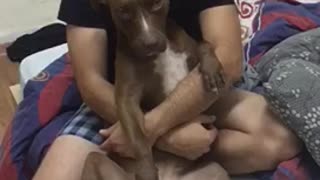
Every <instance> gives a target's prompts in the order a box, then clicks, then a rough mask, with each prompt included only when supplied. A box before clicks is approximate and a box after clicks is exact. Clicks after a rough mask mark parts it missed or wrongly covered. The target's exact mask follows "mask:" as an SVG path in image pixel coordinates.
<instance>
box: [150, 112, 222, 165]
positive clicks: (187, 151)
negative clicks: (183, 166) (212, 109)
mask: <svg viewBox="0 0 320 180" xmlns="http://www.w3.org/2000/svg"><path fill="white" fill-rule="evenodd" d="M213 121H214V119H213V118H211V117H208V116H200V117H198V118H197V120H195V121H193V122H190V123H188V124H185V125H183V126H181V127H178V128H176V129H173V130H171V131H170V132H169V133H167V134H165V135H164V136H162V137H160V139H159V140H158V142H157V144H156V146H157V147H158V148H159V149H161V150H163V151H166V152H169V153H172V154H175V155H177V156H180V157H184V158H186V159H189V160H195V159H197V158H199V157H201V156H202V155H204V154H206V153H208V152H209V151H210V147H211V145H212V143H213V142H214V140H215V138H216V136H217V129H216V128H215V127H213Z"/></svg>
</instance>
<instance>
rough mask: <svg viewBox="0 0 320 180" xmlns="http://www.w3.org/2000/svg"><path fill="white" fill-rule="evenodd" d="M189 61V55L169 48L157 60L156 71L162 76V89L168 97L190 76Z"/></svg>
mask: <svg viewBox="0 0 320 180" xmlns="http://www.w3.org/2000/svg"><path fill="white" fill-rule="evenodd" d="M187 59H188V55H187V53H185V52H182V53H180V52H175V51H174V50H173V49H171V48H168V49H166V51H165V52H163V53H161V54H160V55H159V56H158V58H157V59H156V60H155V68H154V71H155V73H157V74H159V75H160V76H161V79H162V82H161V83H162V87H163V90H164V93H165V94H166V95H168V94H170V93H171V91H173V90H174V89H175V87H176V86H177V85H178V83H179V82H180V81H181V80H183V79H184V78H185V77H186V76H187V75H188V72H189V68H188V62H187Z"/></svg>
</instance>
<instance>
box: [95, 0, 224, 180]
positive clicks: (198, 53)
mask: <svg viewBox="0 0 320 180" xmlns="http://www.w3.org/2000/svg"><path fill="white" fill-rule="evenodd" d="M95 1H97V0H95ZM100 1H104V2H99V3H105V4H107V7H108V8H109V10H110V12H111V15H112V18H113V21H114V23H115V26H116V29H117V33H118V36H117V40H118V44H117V55H116V83H115V94H116V104H117V115H118V117H119V120H120V122H121V125H122V128H123V129H124V132H125V133H126V134H127V136H128V138H129V140H130V142H131V145H132V148H133V150H134V153H135V157H136V161H135V165H134V167H136V168H134V170H133V173H134V174H135V178H136V179H138V180H156V179H158V171H157V168H156V166H155V162H154V159H153V155H152V147H151V146H150V145H149V143H148V141H147V138H146V136H145V130H144V112H146V111H149V110H151V109H153V108H154V107H156V106H157V105H159V104H160V103H161V102H162V101H163V100H164V99H165V98H166V96H168V95H169V93H171V91H173V90H174V89H175V87H176V86H177V84H178V83H179V82H180V81H181V80H182V79H184V78H185V77H186V76H187V74H188V73H189V72H190V71H191V70H192V69H193V68H195V67H196V66H197V65H198V64H199V63H200V70H201V72H202V73H203V76H204V80H205V84H206V85H207V86H206V87H207V88H208V90H213V91H217V90H218V88H220V87H223V85H224V83H223V81H222V78H221V77H220V76H219V75H220V72H217V71H218V70H220V66H219V65H220V64H219V63H218V61H217V59H216V57H215V56H214V54H212V51H211V50H210V46H209V45H207V44H205V43H202V44H198V43H197V42H195V41H194V40H193V39H192V38H191V37H189V36H188V35H187V34H186V32H185V31H184V30H183V29H181V28H180V27H179V26H177V25H176V24H175V23H174V22H171V21H170V20H168V19H167V14H168V10H169V0H100ZM106 1H107V2H106ZM96 3H97V2H96ZM212 62H214V63H215V64H213V66H211V67H210V66H206V65H207V64H210V63H211V64H212ZM89 158H92V159H95V156H92V157H90V156H89ZM177 159H178V158H177ZM89 162H91V161H89ZM127 163H128V162H126V163H124V166H126V164H127ZM208 167H210V166H208ZM114 168H115V169H117V170H119V171H120V169H121V168H119V167H114ZM126 170H127V169H126ZM120 174H121V173H120ZM119 178H120V177H119ZM123 178H125V177H123ZM126 178H128V177H126ZM120 179H121V178H120Z"/></svg>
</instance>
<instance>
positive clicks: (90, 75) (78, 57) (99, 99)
mask: <svg viewBox="0 0 320 180" xmlns="http://www.w3.org/2000/svg"><path fill="white" fill-rule="evenodd" d="M107 38H108V37H107V33H106V32H105V30H104V29H98V28H86V27H79V26H72V25H68V27H67V41H68V46H69V53H70V56H71V64H72V68H73V71H74V75H75V79H76V83H77V86H78V88H79V91H80V94H81V96H82V98H83V100H84V102H85V103H86V104H87V105H88V106H89V107H90V108H91V109H92V110H93V111H95V112H96V113H97V114H98V115H100V116H101V117H102V118H103V119H104V120H105V121H107V122H109V123H114V122H116V110H115V108H116V106H115V100H114V88H113V86H112V85H111V84H110V83H109V82H108V81H107V80H106V74H107V73H106V69H107V64H106V63H107V62H106V57H107V52H106V49H107V48H106V46H107Z"/></svg>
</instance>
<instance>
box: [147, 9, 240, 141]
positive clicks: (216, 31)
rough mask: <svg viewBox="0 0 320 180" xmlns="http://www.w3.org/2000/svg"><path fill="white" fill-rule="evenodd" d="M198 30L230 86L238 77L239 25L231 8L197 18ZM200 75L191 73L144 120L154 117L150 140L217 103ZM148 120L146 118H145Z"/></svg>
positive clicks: (203, 13)
mask: <svg viewBox="0 0 320 180" xmlns="http://www.w3.org/2000/svg"><path fill="white" fill-rule="evenodd" d="M200 23H201V29H202V33H203V38H204V40H205V41H207V42H209V43H210V44H211V45H212V49H213V50H214V53H215V54H216V56H217V58H218V59H219V61H220V62H221V64H222V67H223V71H224V76H225V80H226V83H227V84H228V86H230V85H231V84H232V83H233V82H234V81H237V80H238V79H239V78H240V75H241V69H242V67H241V65H242V62H241V58H242V46H241V35H240V24H239V20H238V16H237V12H236V8H235V7H234V6H233V5H226V6H220V7H213V8H209V9H206V10H204V11H203V12H202V13H201V15H200ZM201 78H202V77H201V74H200V72H199V71H198V69H197V68H196V69H194V70H193V71H192V72H191V73H190V74H189V75H188V76H187V77H186V78H185V79H184V80H183V81H182V82H181V83H180V84H179V85H178V87H177V88H176V89H175V90H174V92H173V93H171V95H170V96H169V97H168V98H167V99H166V100H165V101H164V102H163V103H162V104H160V105H159V106H158V107H156V108H155V109H153V110H152V111H151V112H150V113H149V114H147V116H148V115H149V116H152V117H157V118H156V120H155V121H154V122H153V123H152V124H151V126H153V127H155V128H150V129H152V132H150V134H152V136H154V137H159V136H162V135H163V134H165V133H166V132H168V131H169V130H170V129H172V128H173V127H176V126H177V125H180V124H182V123H184V122H186V121H190V120H192V119H194V118H196V117H197V116H199V114H200V113H202V112H203V111H204V110H206V109H207V108H208V107H209V106H210V105H212V104H213V103H214V102H215V101H216V100H217V99H218V95H217V94H212V93H209V92H207V91H206V90H205V88H204V85H203V81H202V79H201ZM147 119H148V118H147Z"/></svg>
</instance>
